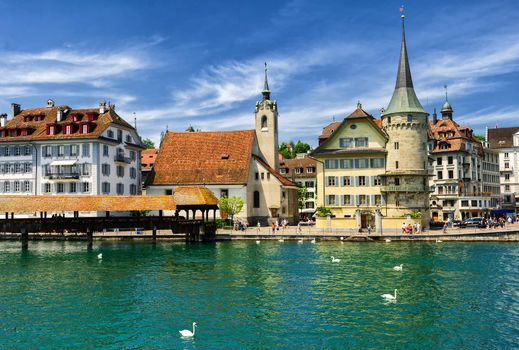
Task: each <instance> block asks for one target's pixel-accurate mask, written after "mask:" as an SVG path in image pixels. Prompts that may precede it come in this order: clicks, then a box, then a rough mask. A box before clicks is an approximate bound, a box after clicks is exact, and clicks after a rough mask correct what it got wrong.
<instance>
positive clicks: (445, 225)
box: [443, 223, 447, 233]
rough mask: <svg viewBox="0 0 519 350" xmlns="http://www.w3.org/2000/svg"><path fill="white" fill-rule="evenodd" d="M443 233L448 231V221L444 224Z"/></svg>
mask: <svg viewBox="0 0 519 350" xmlns="http://www.w3.org/2000/svg"><path fill="white" fill-rule="evenodd" d="M443 233H447V223H445V224H443Z"/></svg>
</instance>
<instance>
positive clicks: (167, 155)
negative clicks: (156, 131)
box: [149, 130, 255, 185]
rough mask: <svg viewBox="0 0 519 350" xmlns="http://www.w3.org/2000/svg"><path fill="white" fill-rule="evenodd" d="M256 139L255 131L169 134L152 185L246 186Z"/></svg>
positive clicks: (158, 159) (163, 143)
mask: <svg viewBox="0 0 519 350" xmlns="http://www.w3.org/2000/svg"><path fill="white" fill-rule="evenodd" d="M254 138H255V131H254V130H240V131H217V132H168V133H167V134H166V135H165V137H164V140H163V141H162V145H161V147H160V151H159V154H158V156H157V159H156V161H155V165H154V166H153V171H152V173H151V176H150V181H149V184H150V185H177V184H178V185H182V184H246V183H247V180H248V175H249V165H250V157H251V155H252V145H253V141H254Z"/></svg>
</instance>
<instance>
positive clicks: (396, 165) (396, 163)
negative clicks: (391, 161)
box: [395, 160, 398, 169]
mask: <svg viewBox="0 0 519 350" xmlns="http://www.w3.org/2000/svg"><path fill="white" fill-rule="evenodd" d="M395 168H396V169H398V160H397V161H396V162H395Z"/></svg>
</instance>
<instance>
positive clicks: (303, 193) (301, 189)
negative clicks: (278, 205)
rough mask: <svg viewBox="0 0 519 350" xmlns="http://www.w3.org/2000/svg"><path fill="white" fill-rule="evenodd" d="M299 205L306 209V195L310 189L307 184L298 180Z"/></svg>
mask: <svg viewBox="0 0 519 350" xmlns="http://www.w3.org/2000/svg"><path fill="white" fill-rule="evenodd" d="M297 187H298V189H297V206H298V207H299V209H304V208H305V204H306V196H307V194H308V190H307V188H306V186H305V185H303V184H302V183H300V182H298V183H297Z"/></svg>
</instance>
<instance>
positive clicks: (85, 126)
mask: <svg viewBox="0 0 519 350" xmlns="http://www.w3.org/2000/svg"><path fill="white" fill-rule="evenodd" d="M79 130H80V132H81V133H82V134H88V133H89V132H90V125H89V124H83V125H81V127H80V129H79Z"/></svg>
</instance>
